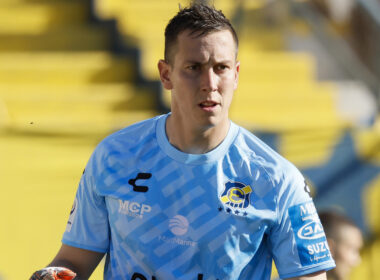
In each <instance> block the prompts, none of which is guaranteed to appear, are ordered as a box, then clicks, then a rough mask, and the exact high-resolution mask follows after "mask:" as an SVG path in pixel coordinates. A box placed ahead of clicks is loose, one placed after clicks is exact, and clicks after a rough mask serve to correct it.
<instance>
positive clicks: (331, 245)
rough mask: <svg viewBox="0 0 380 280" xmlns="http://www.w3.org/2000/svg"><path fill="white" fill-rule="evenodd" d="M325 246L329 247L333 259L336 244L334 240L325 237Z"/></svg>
mask: <svg viewBox="0 0 380 280" xmlns="http://www.w3.org/2000/svg"><path fill="white" fill-rule="evenodd" d="M326 239H327V244H328V245H329V249H330V252H331V254H332V255H333V257H334V256H335V250H336V242H335V240H334V239H332V238H329V237H327V238H326Z"/></svg>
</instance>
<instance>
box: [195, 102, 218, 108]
mask: <svg viewBox="0 0 380 280" xmlns="http://www.w3.org/2000/svg"><path fill="white" fill-rule="evenodd" d="M216 105H218V103H217V102H214V101H204V102H201V103H200V104H199V106H201V107H202V108H212V107H215V106H216Z"/></svg>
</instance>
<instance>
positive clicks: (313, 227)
mask: <svg viewBox="0 0 380 280" xmlns="http://www.w3.org/2000/svg"><path fill="white" fill-rule="evenodd" d="M288 212H289V217H290V221H291V225H292V229H293V232H294V237H295V240H296V244H297V249H298V255H299V258H300V261H301V264H302V265H303V266H307V265H312V264H317V263H321V262H325V261H328V260H331V254H330V250H329V247H328V244H327V241H326V236H325V233H324V231H323V227H322V224H321V222H320V220H319V217H318V214H317V210H316V209H315V206H314V203H313V202H312V201H310V202H306V203H303V204H298V205H295V206H292V207H290V208H289V210H288Z"/></svg>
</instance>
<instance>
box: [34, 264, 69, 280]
mask: <svg viewBox="0 0 380 280" xmlns="http://www.w3.org/2000/svg"><path fill="white" fill-rule="evenodd" d="M75 276H76V273H75V272H73V271H71V270H70V269H68V268H65V267H45V268H43V269H41V270H38V271H36V272H34V273H33V275H32V276H31V277H30V279H29V280H71V279H74V278H75Z"/></svg>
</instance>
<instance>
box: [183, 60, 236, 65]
mask: <svg viewBox="0 0 380 280" xmlns="http://www.w3.org/2000/svg"><path fill="white" fill-rule="evenodd" d="M231 62H232V63H233V61H232V60H221V61H216V64H228V63H231ZM185 64H197V65H204V64H207V62H206V63H202V62H200V61H196V60H186V61H185Z"/></svg>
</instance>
